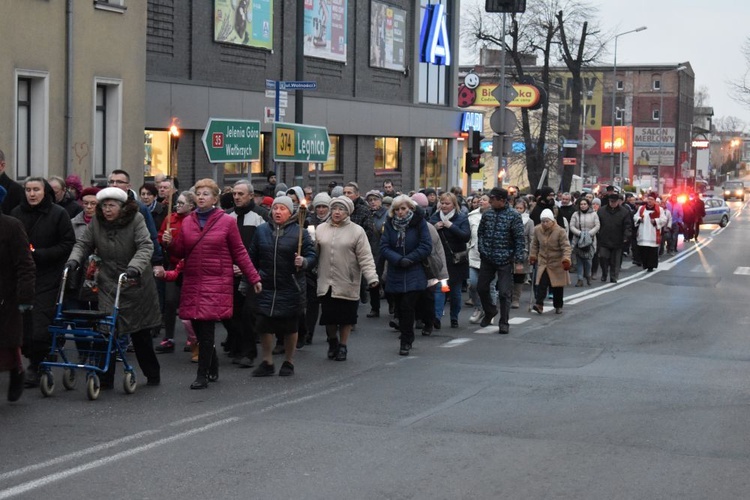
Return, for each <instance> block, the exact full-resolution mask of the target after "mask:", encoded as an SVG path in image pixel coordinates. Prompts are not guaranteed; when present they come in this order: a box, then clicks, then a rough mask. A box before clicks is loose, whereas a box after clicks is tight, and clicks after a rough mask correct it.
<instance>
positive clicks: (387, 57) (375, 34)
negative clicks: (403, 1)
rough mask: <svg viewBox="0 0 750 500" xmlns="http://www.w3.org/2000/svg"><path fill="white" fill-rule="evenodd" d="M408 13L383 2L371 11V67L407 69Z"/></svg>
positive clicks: (376, 4) (377, 3) (373, 5)
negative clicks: (406, 38)
mask: <svg viewBox="0 0 750 500" xmlns="http://www.w3.org/2000/svg"><path fill="white" fill-rule="evenodd" d="M405 37H406V11H405V10H402V9H397V8H395V7H391V6H390V5H387V4H384V3H381V2H372V4H371V10H370V66H373V67H375V68H385V69H392V70H396V71H404V69H406V61H405V58H406V40H405Z"/></svg>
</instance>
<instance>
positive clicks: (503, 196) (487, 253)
mask: <svg viewBox="0 0 750 500" xmlns="http://www.w3.org/2000/svg"><path fill="white" fill-rule="evenodd" d="M552 195H553V197H554V191H553V192H552ZM553 203H554V202H553ZM490 205H491V207H492V208H491V209H490V210H487V211H486V212H485V213H484V214H483V215H482V219H481V221H480V222H479V227H478V229H477V239H478V242H477V248H478V250H479V258H480V264H479V278H478V280H477V292H478V293H479V298H480V300H481V301H482V309H484V318H482V322H481V323H480V324H481V326H482V327H485V326H488V325H490V324H491V323H492V319H493V318H494V317H495V316H497V313H498V309H497V308H496V307H495V305H494V304H493V303H492V297H491V296H490V283H492V280H493V279H494V278H495V277H497V298H498V302H499V304H498V305H499V306H500V311H499V312H500V321H499V329H498V333H500V334H507V333H509V332H510V325H509V323H508V320H509V319H510V303H511V298H512V293H513V273H514V272H516V273H521V272H523V264H522V262H524V261H525V260H526V240H525V237H524V233H523V221H522V220H521V214H519V213H518V212H516V211H515V210H514V209H513V208H512V207H511V206H510V205H508V191H506V190H505V189H502V188H492V191H490ZM514 262H515V267H514Z"/></svg>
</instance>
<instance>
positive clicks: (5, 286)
mask: <svg viewBox="0 0 750 500" xmlns="http://www.w3.org/2000/svg"><path fill="white" fill-rule="evenodd" d="M4 168H5V164H4V157H3V156H2V152H1V151H0V199H2V214H0V259H1V260H0V262H2V263H3V264H2V266H0V294H1V295H0V309H2V316H0V325H1V326H2V329H0V370H3V371H9V372H10V375H11V379H10V380H11V382H10V385H9V392H8V399H9V400H11V401H14V400H17V399H18V398H19V397H20V395H21V392H22V390H23V387H24V386H26V387H33V386H36V385H38V384H39V374H40V370H39V365H40V363H41V362H43V361H44V359H45V358H46V357H47V356H48V354H49V351H50V345H51V338H50V334H49V332H48V327H49V326H50V324H51V323H52V322H53V321H54V318H55V309H56V307H55V306H56V299H57V296H58V290H59V288H60V284H61V278H62V275H63V271H66V273H67V274H66V275H67V276H68V280H67V284H66V290H65V304H64V307H65V308H69V309H77V310H80V309H90V310H99V311H109V310H111V309H112V308H113V303H114V297H115V292H116V289H117V285H118V280H119V277H120V276H121V275H122V274H124V275H125V276H126V277H127V279H128V281H127V286H126V287H124V289H123V291H122V293H121V296H120V305H119V316H118V319H117V327H116V330H117V335H118V341H120V342H123V343H124V344H123V345H127V344H129V350H132V351H133V352H134V353H135V357H136V359H137V362H138V366H139V368H140V371H141V372H142V373H143V375H144V376H145V379H146V383H147V384H148V385H159V384H160V383H161V381H162V374H161V366H160V363H159V356H158V355H162V354H164V355H166V354H171V353H174V352H175V351H179V350H185V351H188V352H189V353H190V355H189V359H190V361H192V362H195V363H197V373H196V378H195V379H194V380H193V382H192V383H191V384H189V387H190V388H191V389H195V390H199V389H206V388H208V387H209V386H210V384H211V383H212V382H216V381H217V380H218V379H219V366H220V363H221V361H220V359H221V358H220V355H219V353H220V352H224V353H226V354H227V356H228V359H229V361H230V365H236V366H238V367H239V368H254V369H253V370H252V372H251V373H252V376H254V377H267V376H271V375H274V374H276V373H277V370H276V365H275V363H274V356H275V355H280V354H283V362H282V363H281V366H280V367H279V369H278V375H279V376H291V375H293V374H294V373H295V353H296V351H297V350H298V349H301V348H304V347H305V346H306V345H309V344H311V343H312V342H313V337H314V332H315V329H316V326H321V327H323V331H324V332H325V339H326V341H327V344H328V349H327V357H328V358H329V359H331V360H335V361H339V362H342V361H346V360H347V357H348V356H349V355H350V354H351V353H357V350H356V347H355V349H354V350H353V351H350V348H351V347H352V346H351V340H352V338H353V337H352V331H353V330H355V329H356V328H357V325H358V317H359V309H360V303H362V304H365V303H367V304H369V313H367V317H369V318H380V317H381V314H382V313H381V303H383V304H387V310H388V313H389V314H388V322H389V324H390V325H391V326H392V327H393V328H395V329H396V330H397V331H398V333H399V343H398V351H397V352H398V354H400V355H402V356H408V355H409V354H410V351H411V349H412V345H413V344H414V342H415V340H416V336H415V332H417V331H420V332H421V334H422V335H424V336H429V335H431V334H432V333H433V332H434V331H435V330H439V329H441V328H444V327H446V328H447V327H448V326H449V327H450V328H453V329H456V328H461V327H462V326H467V325H461V324H460V313H461V310H462V308H463V307H464V306H466V305H470V306H472V307H473V310H472V314H471V315H470V319H469V323H470V324H479V325H481V326H482V327H488V326H490V325H497V333H499V334H508V333H509V332H510V324H511V323H510V321H509V320H510V316H511V310H512V309H519V308H520V307H521V306H520V302H521V295H522V291H523V290H524V287H533V304H531V305H530V310H533V311H535V312H537V313H539V314H543V313H544V312H545V309H544V304H545V301H547V300H549V299H551V300H552V307H553V309H554V312H555V313H556V314H562V313H563V307H564V291H565V287H566V286H567V285H568V284H570V283H571V279H570V273H571V271H573V272H575V277H576V280H575V286H576V287H585V286H591V284H592V280H594V279H596V277H597V276H596V275H595V274H596V273H597V271H598V270H600V278H601V281H607V280H609V281H610V282H612V283H617V281H618V279H619V272H620V268H621V264H622V257H623V254H624V253H630V252H632V256H633V259H634V261H635V262H637V263H638V264H639V265H642V266H643V268H644V269H645V270H646V271H649V272H650V271H653V270H654V269H655V268H656V267H657V266H658V260H659V255H660V248H661V252H664V251H665V250H666V252H667V253H669V254H671V253H673V252H675V251H676V248H677V247H676V235H677V234H679V233H680V232H681V231H682V230H683V226H682V225H683V224H684V210H683V207H682V206H681V205H678V204H676V203H675V200H664V202H662V201H661V200H659V199H658V197H657V196H656V195H655V194H649V195H648V196H647V197H646V200H645V203H643V204H642V205H640V206H635V205H633V206H631V204H630V201H629V200H627V199H624V198H623V197H621V196H620V195H619V194H617V193H615V192H614V191H613V190H612V191H608V192H606V193H602V196H603V197H604V199H605V201H604V206H603V207H600V205H601V204H602V203H601V201H600V199H599V198H595V197H594V196H593V195H589V194H580V193H557V194H556V193H555V192H554V191H553V190H552V189H551V188H542V189H540V190H539V191H538V192H536V193H535V194H534V195H521V194H519V191H518V189H517V188H515V187H511V188H510V189H508V190H506V189H503V188H493V189H491V190H490V191H488V192H486V193H473V194H472V195H471V196H469V197H467V198H465V197H464V196H463V193H462V192H461V190H460V189H458V188H454V189H452V190H450V191H446V192H442V193H438V192H436V191H435V190H433V189H424V190H421V191H419V192H410V193H399V192H397V191H396V190H395V188H394V186H393V184H392V183H391V182H390V181H386V182H384V183H383V186H382V190H371V191H368V192H367V193H365V195H364V196H361V195H360V189H359V185H358V184H357V183H356V182H349V183H347V184H345V185H344V186H337V185H335V183H332V185H330V186H329V188H328V190H327V191H325V192H320V193H314V190H313V189H312V188H311V187H309V186H305V187H302V186H292V187H287V186H285V185H283V184H281V183H277V182H276V176H275V174H274V173H273V172H271V173H269V175H268V177H267V179H268V185H266V186H264V187H260V186H258V188H257V189H256V187H254V186H253V184H252V183H251V182H250V181H249V180H244V179H243V180H239V181H237V182H236V183H235V184H234V185H233V186H231V187H229V188H227V189H225V190H223V192H222V189H220V187H219V186H218V185H217V184H216V183H215V182H214V181H213V180H211V179H201V180H199V181H198V182H196V183H195V185H194V186H192V187H191V188H190V189H188V190H186V191H182V192H180V191H179V187H178V183H177V180H176V179H171V178H168V177H163V178H158V179H154V182H147V183H145V184H143V185H142V186H141V187H140V188H139V189H138V190H137V191H135V190H134V189H132V186H131V184H130V176H129V174H128V173H127V172H126V171H123V170H115V171H113V172H112V173H111V174H110V175H109V178H108V181H107V186H92V187H88V188H85V189H83V187H82V186H81V185H80V181H78V180H77V179H76V178H69V179H61V178H59V177H54V178H50V179H43V178H38V177H30V178H27V179H26V180H25V181H24V182H23V185H22V186H21V185H19V184H16V183H15V182H13V181H12V180H10V179H9V178H8V177H7V175H6V174H5V173H4ZM690 213H691V214H692V215H694V214H696V211H695V210H692V209H691V211H690ZM691 231H692V232H691V233H690V235H691V237H697V231H695V229H694V227H693V228H692V230H691ZM631 242H634V244H633V245H632V246H631ZM464 293H466V295H464ZM446 309H447V311H446ZM178 318H179V319H180V321H181V323H180V324H182V325H183V327H184V328H183V330H184V331H185V341H184V343H183V344H182V347H183V349H177V346H178V344H180V341H178V340H177V339H176V333H178V329H177V328H176V327H177V325H178V322H177V319H178ZM217 322H222V324H223V325H224V327H225V329H226V332H227V336H226V338H225V339H224V341H223V342H221V343H220V344H219V342H217V339H216V333H215V332H216V323H217ZM443 323H445V325H444V324H443ZM162 331H163V334H162ZM157 337H159V338H158V339H157V340H154V339H155V338H157ZM154 344H156V345H154ZM259 347H260V349H259ZM110 356H112V357H114V356H115V351H113V352H112V353H111V354H110ZM23 357H25V358H26V359H27V361H26V362H25V363H24V361H23ZM24 365H25V366H24ZM115 366H116V363H114V362H112V363H110V364H109V370H108V371H107V372H106V373H105V374H104V375H103V376H102V378H101V387H102V388H103V389H108V388H111V387H112V386H113V383H114V380H113V379H114V367H115ZM186 386H187V384H186Z"/></svg>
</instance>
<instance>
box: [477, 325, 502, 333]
mask: <svg viewBox="0 0 750 500" xmlns="http://www.w3.org/2000/svg"><path fill="white" fill-rule="evenodd" d="M496 331H497V327H496V326H492V325H490V326H485V327H484V328H480V329H479V330H475V331H474V333H479V334H483V333H495V332H496Z"/></svg>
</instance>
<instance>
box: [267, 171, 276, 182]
mask: <svg viewBox="0 0 750 500" xmlns="http://www.w3.org/2000/svg"><path fill="white" fill-rule="evenodd" d="M271 177H276V172H274V171H273V170H270V171H269V172H268V173H267V174H266V180H268V181H270V180H271Z"/></svg>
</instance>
